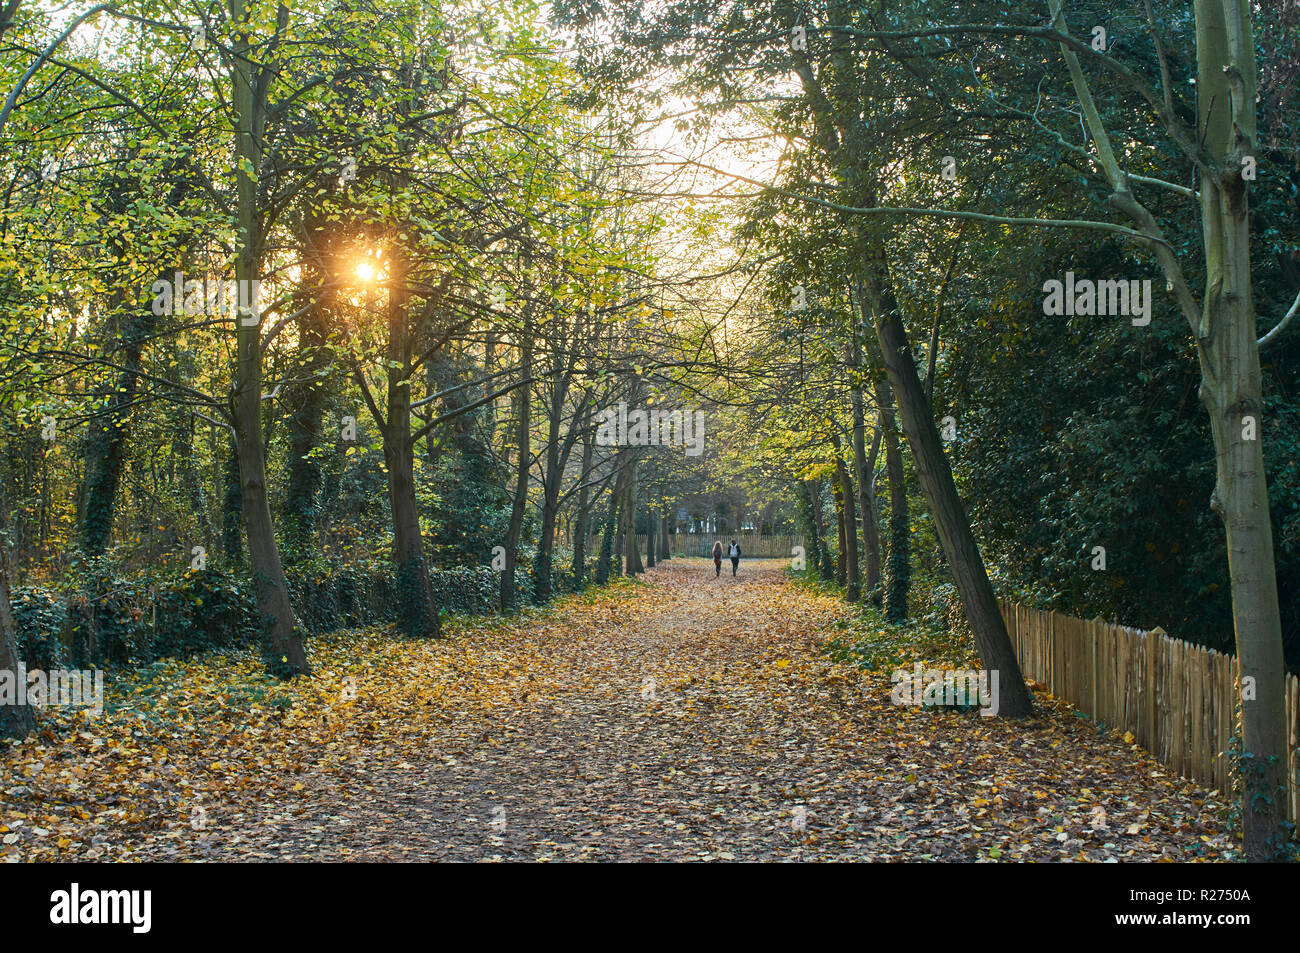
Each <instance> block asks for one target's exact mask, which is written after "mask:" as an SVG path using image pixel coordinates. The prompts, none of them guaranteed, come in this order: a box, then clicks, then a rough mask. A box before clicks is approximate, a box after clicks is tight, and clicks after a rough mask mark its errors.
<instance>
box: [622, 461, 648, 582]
mask: <svg viewBox="0 0 1300 953" xmlns="http://www.w3.org/2000/svg"><path fill="white" fill-rule="evenodd" d="M623 492H624V494H625V497H624V499H623V512H624V515H625V517H626V519H627V529H626V532H625V534H624V537H623V558H624V560H625V561H626V564H627V565H626V568H625V569H624V574H625V575H628V576H636V575H639V574H640V573H643V572H645V567H644V566H643V565H641V553H640V551H639V550H638V549H637V545H636V458H635V457H633V458H632V459H631V460H630V461H629V462H628V465H627V482H626V484H625V485H624V489H623Z"/></svg>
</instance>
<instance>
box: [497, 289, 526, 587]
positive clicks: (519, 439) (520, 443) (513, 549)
mask: <svg viewBox="0 0 1300 953" xmlns="http://www.w3.org/2000/svg"><path fill="white" fill-rule="evenodd" d="M530 307H531V305H528V306H526V307H525V319H524V328H523V332H522V334H521V340H520V342H519V379H520V380H521V381H523V380H527V379H528V378H530V377H532V376H533V338H532V326H531V324H530V322H529V321H528V319H527V314H528V308H530ZM532 412H533V394H532V388H531V386H529V385H526V384H525V385H524V386H522V387H520V388H518V389H517V390H516V391H515V424H516V425H515V448H516V460H515V493H514V499H513V501H512V502H511V505H510V526H509V529H508V530H507V532H506V540H505V550H506V568H505V571H504V572H503V573H502V574H501V611H502V612H510V611H512V610H513V609H514V608H515V603H516V602H517V598H518V597H517V593H516V586H515V566H516V564H517V561H518V557H519V538H520V535H521V533H522V532H523V526H524V511H525V510H526V509H527V507H528V470H529V466H530V464H531V462H532Z"/></svg>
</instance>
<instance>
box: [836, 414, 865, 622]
mask: <svg viewBox="0 0 1300 953" xmlns="http://www.w3.org/2000/svg"><path fill="white" fill-rule="evenodd" d="M831 446H832V447H833V448H834V449H835V476H836V478H837V479H838V480H839V484H840V501H841V505H842V507H843V509H844V543H845V563H844V571H845V574H846V577H847V580H848V581H847V583H846V585H845V587H844V596H845V598H846V599H848V600H849V602H857V601H858V600H859V599H860V598H861V597H862V590H861V589H860V588H859V587H860V585H861V583H860V582H859V576H858V520H857V514H856V513H855V507H854V504H853V481H852V480H851V479H850V478H849V469H848V467H846V466H845V465H844V454H843V452H842V449H841V447H840V435H839V434H838V433H835V434H832V435H831Z"/></svg>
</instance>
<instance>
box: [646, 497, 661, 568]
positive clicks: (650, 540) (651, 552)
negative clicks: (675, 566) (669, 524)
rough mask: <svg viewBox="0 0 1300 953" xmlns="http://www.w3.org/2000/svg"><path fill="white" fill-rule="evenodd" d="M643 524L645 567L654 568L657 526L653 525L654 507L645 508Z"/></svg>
mask: <svg viewBox="0 0 1300 953" xmlns="http://www.w3.org/2000/svg"><path fill="white" fill-rule="evenodd" d="M645 515H646V524H645V565H646V568H647V569H654V568H655V543H656V542H657V539H656V537H657V535H658V527H657V526H656V525H655V511H654V509H653V508H652V509H648V510H646V514H645Z"/></svg>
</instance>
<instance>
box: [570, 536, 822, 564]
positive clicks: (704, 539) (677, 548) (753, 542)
mask: <svg viewBox="0 0 1300 953" xmlns="http://www.w3.org/2000/svg"><path fill="white" fill-rule="evenodd" d="M733 538H734V539H735V540H736V542H738V543H739V544H740V551H741V552H742V553H743V554H744V557H743V558H745V559H792V558H793V554H792V553H791V552H790V551H791V550H792V549H794V547H796V546H802V545H803V544H804V542H803V537H802V536H749V535H746V536H733V535H732V534H731V533H720V534H712V535H711V534H709V533H670V534H669V535H668V552H669V554H670V555H671V556H710V555H711V554H712V553H713V544H714V543H715V542H717V541H718V540H722V553H723V556H724V557H725V556H726V552H727V546H728V545H729V544H730V543H731V540H732V539H733ZM636 545H637V550H638V552H640V553H641V558H642V559H645V552H646V547H645V534H644V533H641V534H639V535H638V536H637V538H636ZM658 551H659V538H658V537H655V552H656V554H657V553H658ZM587 552H588V553H598V552H600V537H599V536H592V537H591V538H590V539H588V540H587Z"/></svg>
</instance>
